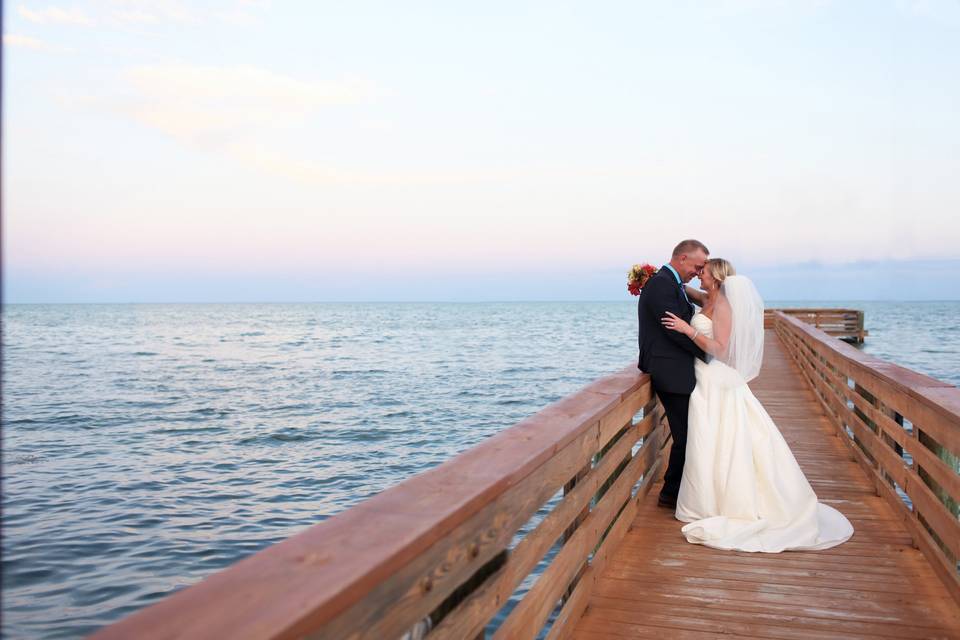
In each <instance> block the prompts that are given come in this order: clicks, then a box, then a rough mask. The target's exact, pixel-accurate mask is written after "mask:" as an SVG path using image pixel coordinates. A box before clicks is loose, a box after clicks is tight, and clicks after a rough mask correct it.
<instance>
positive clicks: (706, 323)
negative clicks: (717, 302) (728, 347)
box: [690, 313, 713, 338]
mask: <svg viewBox="0 0 960 640" xmlns="http://www.w3.org/2000/svg"><path fill="white" fill-rule="evenodd" d="M690 326H691V327H693V328H694V329H696V330H697V331H699V332H700V333H702V334H703V335H705V336H707V337H708V338H713V320H711V319H710V318H708V317H707V316H705V315H703V314H702V313H697V314H695V315H694V316H693V318H691V319H690Z"/></svg>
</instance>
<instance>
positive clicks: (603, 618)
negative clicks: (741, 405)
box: [563, 330, 960, 640]
mask: <svg viewBox="0 0 960 640" xmlns="http://www.w3.org/2000/svg"><path fill="white" fill-rule="evenodd" d="M834 342H838V343H839V341H836V340H834ZM843 346H847V345H843ZM854 351H856V350H855V349H854ZM857 353H858V354H859V352H857ZM882 375H885V374H882ZM831 382H832V381H831ZM827 383H828V382H827V381H826V380H822V379H821V385H827ZM750 386H751V388H752V390H753V391H754V393H755V394H756V395H757V397H758V398H759V399H760V401H761V402H762V403H763V405H764V407H765V408H766V409H767V411H768V412H769V413H770V415H771V417H772V418H773V419H774V421H775V422H776V423H777V425H778V427H779V428H780V431H781V433H782V434H783V435H784V438H785V439H786V440H787V442H788V443H789V445H790V447H791V449H792V451H793V453H794V455H795V457H796V458H797V461H798V462H799V463H800V466H801V467H802V468H803V470H804V473H805V474H806V476H807V478H808V480H809V481H810V483H811V485H812V486H813V488H814V490H815V491H816V492H817V496H818V497H819V499H820V500H821V501H822V502H825V503H827V504H829V505H831V506H833V507H834V508H836V509H839V510H840V511H841V512H843V513H844V514H845V515H846V516H847V518H849V519H850V521H851V522H852V523H853V526H854V529H855V532H854V535H853V538H852V539H851V540H850V541H848V542H846V543H845V544H842V545H840V546H838V547H834V548H833V549H828V550H825V551H815V552H811V551H792V552H785V553H780V554H762V553H757V554H752V553H745V552H729V551H719V550H715V549H710V548H708V547H703V546H701V545H693V544H689V543H687V541H686V540H685V539H684V538H683V536H682V535H681V533H680V527H681V526H682V523H680V522H678V521H677V520H675V519H674V518H673V514H672V513H671V512H669V511H667V510H665V509H659V508H657V506H656V501H657V490H656V487H654V488H653V490H651V491H650V492H649V493H648V494H647V496H646V498H645V499H643V500H642V501H641V502H640V504H639V505H638V509H637V514H636V516H635V518H634V520H633V523H632V526H631V528H630V530H629V531H627V533H626V534H625V536H624V538H623V541H622V542H621V543H620V545H619V547H618V548H617V550H616V553H615V554H614V555H613V556H612V557H610V558H609V559H608V560H607V561H606V563H605V566H604V570H603V572H602V574H600V575H598V576H595V578H594V582H593V587H592V590H591V593H590V597H589V598H588V601H587V602H586V605H585V611H584V614H583V616H582V617H581V618H580V620H579V621H578V622H577V624H576V626H575V627H574V628H573V630H572V631H571V632H569V633H565V634H563V637H570V638H580V639H582V640H599V639H601V638H603V639H612V640H617V639H619V638H658V639H660V640H662V639H663V638H681V639H682V638H693V639H700V638H716V637H719V636H723V637H742V638H803V639H808V638H809V639H813V638H818V639H819V638H838V639H839V638H891V639H892V638H960V607H958V606H957V602H956V601H955V600H954V599H953V597H952V596H951V594H950V592H949V591H948V589H947V588H946V587H945V585H944V583H943V581H942V580H941V579H940V578H939V577H938V574H937V572H936V571H935V570H934V569H935V567H934V566H933V565H932V564H931V562H930V561H929V560H928V558H927V557H925V556H924V554H923V553H921V551H919V550H918V549H916V548H915V546H914V542H915V541H914V539H913V536H912V535H911V531H910V530H909V528H908V527H907V526H906V523H905V522H904V517H903V513H901V512H900V511H899V509H898V507H897V506H896V505H895V504H893V503H892V502H890V501H889V500H887V499H884V497H881V496H879V495H877V486H876V485H877V483H876V482H875V476H874V477H871V476H870V475H868V474H867V472H866V470H865V469H864V468H863V467H862V466H861V465H860V464H858V462H857V461H856V459H855V456H854V454H853V451H852V450H851V448H849V446H848V444H847V443H846V442H845V440H846V441H849V442H852V441H850V439H849V438H848V437H841V436H840V435H839V431H838V429H837V427H836V426H835V424H834V422H833V419H832V418H831V417H829V415H828V413H827V411H828V409H829V408H830V404H828V403H826V402H824V403H823V404H821V402H822V401H818V396H817V395H816V394H815V393H814V391H813V389H812V387H811V385H810V384H809V383H808V382H807V380H806V378H805V376H804V374H803V373H802V372H801V369H800V366H799V365H798V364H796V363H795V362H794V361H793V359H792V358H791V357H790V355H789V354H788V352H787V351H786V349H785V348H784V345H783V344H782V343H781V341H780V339H779V338H778V337H777V336H776V334H775V333H774V331H772V330H769V331H767V337H766V344H765V353H764V366H763V370H762V372H761V375H760V377H759V378H757V379H756V380H754V381H753V382H752V383H751V384H750ZM844 409H846V406H845V405H844ZM890 424H895V423H893V421H892V420H891V421H890V423H888V424H886V426H888V427H889V426H890ZM861 427H862V428H863V429H867V427H865V426H862V425H861ZM864 435H865V437H866V434H864ZM869 436H870V437H872V438H873V440H872V443H873V445H874V446H885V447H887V448H888V450H889V451H891V452H893V449H890V448H889V447H888V446H887V445H885V444H883V443H881V441H880V439H879V437H878V436H877V435H876V434H874V433H873V432H872V431H871V432H870V433H869ZM853 446H854V447H856V445H853ZM914 446H915V445H914Z"/></svg>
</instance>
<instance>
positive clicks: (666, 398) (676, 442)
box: [656, 391, 690, 502]
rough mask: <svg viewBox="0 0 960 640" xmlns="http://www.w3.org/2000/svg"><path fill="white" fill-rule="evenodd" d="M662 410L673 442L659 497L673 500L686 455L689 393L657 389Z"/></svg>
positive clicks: (678, 490) (677, 491) (675, 496)
mask: <svg viewBox="0 0 960 640" xmlns="http://www.w3.org/2000/svg"><path fill="white" fill-rule="evenodd" d="M656 393H657V397H658V398H659V399H660V404H662V405H663V411H664V413H666V414H667V422H668V423H669V425H670V435H671V436H672V437H673V444H672V445H671V446H670V459H669V462H668V463H667V471H666V473H665V474H664V476H663V489H661V490H660V497H661V498H664V499H666V500H669V501H671V502H672V501H675V500H676V499H677V495H679V493H680V479H681V478H682V477H683V463H684V461H685V460H686V457H687V412H688V410H689V408H690V394H689V393H668V392H666V391H657V392H656Z"/></svg>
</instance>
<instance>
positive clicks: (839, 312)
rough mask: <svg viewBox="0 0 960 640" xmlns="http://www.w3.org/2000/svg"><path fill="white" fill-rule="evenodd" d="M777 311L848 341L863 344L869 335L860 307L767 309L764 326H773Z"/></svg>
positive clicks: (767, 327)
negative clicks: (864, 326) (864, 325)
mask: <svg viewBox="0 0 960 640" xmlns="http://www.w3.org/2000/svg"><path fill="white" fill-rule="evenodd" d="M775 311H780V312H782V313H785V314H787V315H788V316H792V317H794V318H797V319H798V320H802V321H803V322H805V323H807V324H809V325H813V326H814V327H816V328H817V329H820V330H821V331H823V332H824V333H826V334H827V335H830V336H833V337H834V338H840V339H841V340H845V341H846V342H852V343H854V344H863V339H864V338H865V337H866V336H867V331H866V329H864V328H863V311H861V310H859V309H827V308H824V309H814V308H810V309H807V308H791V309H767V310H766V313H764V323H763V326H764V328H765V329H772V328H773V319H774V315H773V314H774V312H775Z"/></svg>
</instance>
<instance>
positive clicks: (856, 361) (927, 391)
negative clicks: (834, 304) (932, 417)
mask: <svg viewBox="0 0 960 640" xmlns="http://www.w3.org/2000/svg"><path fill="white" fill-rule="evenodd" d="M775 315H776V317H777V319H778V320H780V321H781V322H785V323H786V324H787V325H788V326H790V327H791V328H793V329H794V330H796V331H798V332H800V333H803V334H805V335H807V336H809V337H810V338H811V339H813V340H815V341H816V342H817V343H818V344H819V345H820V348H821V349H823V350H826V351H828V352H830V353H833V354H836V355H837V356H840V357H841V358H843V359H844V360H846V361H848V362H849V363H850V364H851V365H854V366H857V367H859V368H861V370H863V371H865V372H866V373H869V374H871V375H872V376H874V377H875V378H877V379H879V380H880V381H881V382H882V383H884V384H886V385H888V386H890V387H893V388H894V389H897V390H898V391H901V392H903V393H905V394H907V395H909V396H911V397H913V398H916V399H917V400H919V401H920V402H922V403H924V404H925V405H927V406H928V408H930V409H933V410H934V411H936V412H937V413H939V414H941V415H942V416H943V417H944V418H946V419H952V420H954V421H955V422H956V424H957V425H958V428H960V388H957V387H956V386H954V385H952V384H950V383H948V382H943V381H942V380H937V379H936V378H932V377H930V376H928V375H925V374H922V373H919V372H917V371H912V370H910V369H907V368H906V367H901V366H900V365H897V364H894V363H892V362H887V361H885V360H881V359H880V358H876V357H874V356H871V355H869V354H866V353H864V352H862V351H860V350H859V349H857V348H855V347H853V346H851V345H849V344H847V343H845V342H843V341H842V340H837V339H836V338H834V337H832V336H830V335H829V334H827V333H825V332H824V331H821V330H820V329H817V328H816V327H814V326H812V325H809V324H807V323H806V322H803V321H802V320H799V319H797V318H794V317H793V316H791V315H789V314H787V313H783V312H782V311H780V310H776V311H775Z"/></svg>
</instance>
